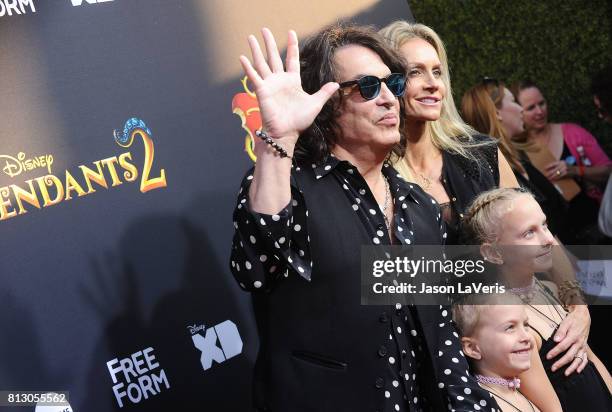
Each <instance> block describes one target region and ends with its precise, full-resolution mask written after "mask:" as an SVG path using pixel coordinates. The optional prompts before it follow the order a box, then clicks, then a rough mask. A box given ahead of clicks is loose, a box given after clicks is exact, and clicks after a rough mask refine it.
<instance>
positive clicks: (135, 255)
mask: <svg viewBox="0 0 612 412" xmlns="http://www.w3.org/2000/svg"><path fill="white" fill-rule="evenodd" d="M397 18H403V19H409V20H410V19H412V16H411V13H410V10H409V7H408V5H407V2H406V1H404V0H381V1H376V0H343V1H325V0H316V1H309V2H303V1H297V0H295V1H294V0H291V1H285V2H278V1H273V0H259V1H251V2H245V1H240V0H214V1H213V0H0V99H1V104H0V254H1V255H0V302H1V310H0V330H1V331H2V338H1V339H0V391H8V392H10V394H12V396H13V397H12V399H13V401H14V402H15V401H19V402H22V401H23V400H25V401H26V402H27V403H29V404H30V405H29V406H26V407H24V408H22V409H19V410H23V411H38V412H41V411H49V412H50V411H54V412H55V411H64V412H69V411H78V412H81V411H83V412H85V411H86V412H102V411H112V410H117V411H118V410H121V411H162V410H164V411H178V410H182V411H195V410H208V411H247V410H249V409H250V408H249V406H250V398H251V369H252V366H253V360H254V357H255V354H256V351H257V347H258V338H257V333H256V328H255V324H254V319H253V316H252V314H251V302H250V297H249V296H248V295H247V294H244V293H243V292H241V291H240V290H239V288H238V286H237V285H236V284H235V282H234V280H233V278H232V276H231V274H230V272H229V270H228V263H227V262H228V254H229V248H230V244H231V236H232V231H233V227H232V223H231V222H232V220H231V213H232V210H233V206H234V200H235V195H236V192H237V190H238V185H239V182H240V180H241V178H242V175H243V173H244V172H245V171H246V170H247V168H248V167H250V165H251V164H252V159H251V156H250V154H249V144H250V141H249V139H250V135H249V133H251V131H252V130H253V127H254V125H256V124H257V122H258V121H259V118H258V113H257V112H256V110H253V107H254V105H253V102H254V97H253V95H252V93H251V92H250V90H249V86H248V84H246V83H243V81H242V78H243V75H242V72H241V69H240V64H239V62H238V56H239V54H247V53H248V46H247V42H246V36H247V35H248V34H249V33H259V29H260V27H262V26H267V27H270V28H271V29H272V30H273V32H275V33H276V34H277V36H278V37H279V38H280V39H283V44H282V45H281V46H283V47H284V42H285V41H286V40H284V39H286V35H285V34H286V33H287V31H288V30H289V29H296V30H297V32H298V34H299V36H300V37H302V38H303V37H304V36H306V35H308V34H310V33H313V32H315V31H316V30H318V29H319V28H321V27H323V26H324V25H327V24H329V23H332V22H334V21H337V20H339V19H348V20H354V21H357V22H359V23H368V24H375V25H378V26H382V25H385V24H387V23H389V22H390V21H392V20H394V19H397ZM24 391H30V392H31V394H30V395H29V396H23V397H22V398H19V396H20V395H19V394H22V393H23V392H24ZM36 393H43V394H44V393H56V394H58V395H62V394H64V393H67V395H68V403H63V404H62V405H60V406H56V407H53V408H51V407H41V406H40V405H39V406H38V407H36V406H35V403H36V402H35V394H36ZM62 396H63V395H62ZM39 398H40V397H39ZM3 399H4V400H3V401H2V403H0V410H11V411H13V410H16V409H14V408H12V407H9V406H7V405H8V403H7V402H6V399H8V394H6V393H5V394H3Z"/></svg>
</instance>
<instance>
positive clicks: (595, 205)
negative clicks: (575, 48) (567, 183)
mask: <svg viewBox="0 0 612 412" xmlns="http://www.w3.org/2000/svg"><path fill="white" fill-rule="evenodd" d="M511 90H512V92H513V93H514V96H515V97H516V99H517V101H518V103H519V104H520V105H521V106H522V108H523V120H524V122H525V131H526V133H525V136H524V137H523V138H522V139H521V140H522V143H529V144H531V145H532V146H533V147H534V148H535V151H540V150H548V151H549V152H550V155H551V156H552V159H554V160H553V161H552V162H550V163H548V164H546V165H541V167H540V166H539V167H540V171H541V172H542V173H543V174H544V175H546V177H547V178H548V179H549V180H551V181H552V182H553V183H554V182H557V181H559V180H562V179H566V178H571V179H573V180H574V181H576V183H578V185H579V189H580V190H579V191H578V192H577V194H576V195H574V196H573V197H572V198H571V199H568V200H569V215H570V217H571V219H573V220H574V221H575V222H576V225H577V226H580V227H582V228H583V229H582V230H581V231H580V232H578V233H577V234H576V237H577V239H578V240H577V241H576V243H579V244H598V243H602V242H605V239H604V238H603V235H602V234H601V232H599V229H598V228H597V213H598V211H599V202H600V201H601V198H602V196H603V192H602V190H601V186H602V185H603V183H605V182H606V179H607V176H608V173H609V171H608V169H609V167H610V165H612V161H610V159H609V158H608V156H607V155H606V153H605V152H604V151H603V150H602V149H601V147H600V146H599V144H598V143H597V140H596V139H595V138H594V137H593V136H592V135H591V134H590V133H589V132H588V131H586V130H585V129H583V128H582V127H580V126H578V125H577V124H573V123H550V122H549V119H548V103H547V101H546V99H545V98H544V96H543V95H542V92H541V91H540V89H539V88H538V86H537V85H536V84H535V83H533V82H531V81H529V80H525V81H520V82H517V83H515V84H514V85H513V86H512V88H511ZM527 153H528V155H529V154H530V152H529V150H528V151H527ZM566 199H567V198H566Z"/></svg>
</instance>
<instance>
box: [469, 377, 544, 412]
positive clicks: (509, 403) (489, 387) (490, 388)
mask: <svg viewBox="0 0 612 412" xmlns="http://www.w3.org/2000/svg"><path fill="white" fill-rule="evenodd" d="M479 376H481V375H476V379H478V377H479ZM479 382H480V381H479ZM480 383H481V385H483V386H485V387H486V388H487V390H488V391H489V392H491V393H492V394H493V395H494V396H496V397H497V398H499V399H500V400H502V401H504V402H506V403H507V404H508V405H510V406H512V407H513V408H514V409H516V410H517V411H518V412H524V411H521V410H520V409H519V408H517V407H516V405H515V404H513V403H512V402H510V401H509V400H507V399H505V398H504V397H503V396H501V395H500V394H499V393H497V392H495V391H494V390H493V388H492V387H491V386H490V385H488V384H486V383H484V382H480ZM517 392H518V393H519V394H520V395H521V396H522V397H523V398H524V399H525V400H526V401H527V403H528V404H529V407H530V408H531V411H532V412H535V409H534V408H533V404H532V403H531V401H530V400H529V399H527V398H525V395H523V394H522V393H520V392H519V391H517Z"/></svg>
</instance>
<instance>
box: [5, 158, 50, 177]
mask: <svg viewBox="0 0 612 412" xmlns="http://www.w3.org/2000/svg"><path fill="white" fill-rule="evenodd" d="M52 164H53V155H50V154H46V155H41V156H35V157H32V158H30V159H26V154H25V153H24V152H19V153H17V157H16V158H15V157H13V156H9V155H0V168H1V170H2V171H3V172H4V174H6V175H7V176H9V177H15V176H18V175H20V174H21V173H23V172H26V171H30V170H33V169H37V168H41V167H46V168H47V171H48V172H49V173H51V165H52Z"/></svg>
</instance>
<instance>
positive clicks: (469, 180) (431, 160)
mask: <svg viewBox="0 0 612 412" xmlns="http://www.w3.org/2000/svg"><path fill="white" fill-rule="evenodd" d="M380 33H381V34H382V35H383V36H384V37H385V38H386V39H387V41H388V42H389V43H390V44H391V45H392V46H393V47H395V48H396V49H397V50H398V51H399V52H400V54H401V55H402V56H403V57H404V59H406V63H407V66H408V72H407V80H408V84H407V86H406V92H405V94H404V104H405V109H404V110H405V118H404V121H405V134H406V152H405V154H404V156H403V157H401V158H400V159H399V160H398V161H397V163H395V165H394V166H395V168H396V169H397V170H398V171H399V172H400V173H401V174H402V175H403V176H404V177H405V178H406V179H407V180H409V181H412V182H415V183H417V184H419V185H420V186H421V187H422V188H423V189H424V190H425V191H426V192H427V193H429V194H430V195H431V196H432V197H434V198H435V199H436V200H437V201H438V203H439V204H440V207H441V209H442V215H443V217H444V221H445V222H446V224H447V233H448V239H447V243H451V244H452V243H457V241H458V225H459V223H460V221H461V219H462V218H463V214H464V213H465V209H466V208H467V206H468V205H469V204H470V203H471V201H472V200H473V199H474V197H476V196H477V195H478V193H480V192H482V191H485V190H488V189H492V188H495V187H498V186H499V187H518V182H517V181H516V178H515V177H514V174H513V173H512V169H511V168H510V166H509V164H508V162H507V161H506V159H505V158H504V156H503V155H502V153H501V152H500V151H499V149H498V148H497V144H496V142H495V141H494V140H493V139H491V138H489V137H488V136H484V135H480V134H478V132H477V131H475V130H474V129H473V128H471V127H470V126H468V125H467V124H465V123H464V122H463V120H461V118H460V117H459V114H458V112H457V109H456V107H455V104H454V102H453V98H452V92H451V85H450V77H449V72H448V62H447V59H446V51H445V50H444V45H443V43H442V40H441V39H440V37H439V36H438V35H437V34H436V33H435V32H434V31H433V30H432V29H431V28H429V27H427V26H425V25H422V24H411V23H407V22H405V21H396V22H394V23H392V24H390V25H388V26H386V27H385V28H383V29H382V30H381V31H380Z"/></svg>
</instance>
